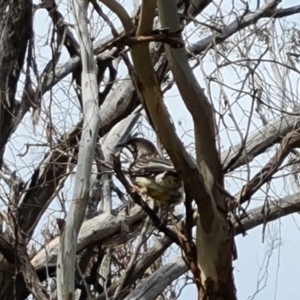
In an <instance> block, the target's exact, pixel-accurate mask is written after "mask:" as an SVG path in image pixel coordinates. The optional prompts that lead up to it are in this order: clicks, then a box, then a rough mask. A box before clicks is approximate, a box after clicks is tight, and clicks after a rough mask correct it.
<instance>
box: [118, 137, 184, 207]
mask: <svg viewBox="0 0 300 300" xmlns="http://www.w3.org/2000/svg"><path fill="white" fill-rule="evenodd" d="M117 147H120V148H126V149H128V150H129V151H130V152H131V154H132V156H133V162H132V163H131V164H130V166H129V169H128V171H129V177H130V180H131V182H132V183H133V184H134V187H135V188H136V191H138V192H140V193H141V194H142V195H144V196H148V197H150V198H152V199H153V200H155V201H158V202H159V203H160V204H161V205H163V206H174V205H177V204H179V203H181V202H182V201H183V182H182V180H181V178H180V176H179V174H178V173H177V171H176V170H175V168H174V165H173V164H172V162H171V161H170V160H167V159H165V158H164V157H162V156H161V155H160V154H159V153H158V151H157V149H156V147H155V146H154V144H153V143H152V142H151V141H149V140H147V139H144V138H140V137H133V138H129V139H128V140H127V141H126V142H124V143H121V144H118V145H117Z"/></svg>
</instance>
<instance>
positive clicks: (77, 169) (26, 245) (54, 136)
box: [0, 0, 300, 300]
mask: <svg viewBox="0 0 300 300" xmlns="http://www.w3.org/2000/svg"><path fill="white" fill-rule="evenodd" d="M225 2H226V1H225ZM225 2H224V3H222V4H220V5H219V4H217V5H216V4H215V3H214V2H212V1H197V0H193V1H178V2H177V3H175V1H172V0H157V1H154V0H152V1H142V3H141V6H139V1H134V8H133V13H132V14H131V15H130V14H129V9H130V7H129V4H128V3H125V6H123V5H121V4H120V3H119V2H117V1H116V0H110V1H107V0H102V1H101V2H99V1H96V0H91V1H89V2H88V1H78V2H76V1H73V2H72V5H71V6H69V5H68V2H67V1H61V2H60V3H56V2H55V0H45V1H43V2H42V3H40V4H32V3H31V1H18V0H16V1H0V15H1V17H0V24H1V28H2V35H1V41H0V50H1V51H0V90H1V93H0V179H1V202H2V203H1V205H2V208H1V211H0V213H1V222H2V223H1V225H2V226H1V232H0V258H1V259H0V282H1V283H2V284H1V286H2V288H1V289H0V299H3V300H5V299H9V298H11V297H12V296H13V297H14V299H26V298H28V297H30V295H32V296H33V297H34V298H35V299H50V296H51V299H55V298H56V297H58V299H64V298H66V297H70V299H74V298H75V297H76V298H78V299H82V300H83V299H107V298H109V299H115V300H117V299H157V298H158V297H160V299H177V298H178V295H179V293H180V292H178V291H179V289H181V288H184V285H182V284H181V283H179V282H177V283H176V284H174V285H172V282H173V281H174V280H176V279H178V278H180V277H181V276H185V277H184V278H185V280H186V282H188V281H189V280H190V278H192V279H191V280H192V282H193V283H194V284H195V286H196V287H197V290H198V295H197V294H196V293H195V295H194V298H195V299H196V298H197V297H198V299H212V300H214V299H218V300H219V299H220V300H221V299H222V300H227V299H230V300H231V299H237V295H236V289H237V290H239V286H236V285H235V280H234V273H233V267H234V262H233V260H234V259H238V260H240V259H244V258H243V257H236V247H235V243H234V236H236V235H239V234H245V233H246V232H247V231H249V230H250V229H252V228H255V227H257V226H259V225H262V226H263V237H264V236H265V228H266V227H267V226H268V222H270V221H274V220H276V219H280V218H281V217H283V216H287V215H290V214H292V213H295V212H298V211H299V209H300V200H299V183H298V160H299V152H298V150H297V147H299V145H300V143H299V137H300V135H299V126H298V125H299V114H298V109H299V104H298V100H297V93H296V91H297V87H298V81H297V77H296V76H297V73H299V71H298V68H297V64H298V57H299V54H298V44H299V38H298V37H299V30H298V24H293V23H291V22H289V20H290V18H292V16H293V15H296V14H298V13H299V12H300V6H293V7H287V8H280V7H279V2H278V1H273V0H270V1H267V2H266V3H264V4H260V3H259V2H258V3H257V4H255V5H257V7H254V6H253V7H252V6H250V4H245V3H244V2H241V3H232V2H230V3H229V2H228V3H227V2H226V3H225ZM69 15H70V16H71V18H70V20H69V19H68V16H69ZM42 16H48V17H50V18H49V20H50V21H51V22H50V23H49V27H48V28H41V26H39V25H38V23H35V22H40V21H41V18H42ZM116 23H120V25H121V26H120V28H116ZM104 25H105V26H104ZM103 27H104V28H106V29H103ZM43 29H44V33H43V34H46V33H47V34H46V35H45V36H44V37H41V36H40V35H39V33H40V30H43ZM105 31H110V33H105ZM75 33H76V35H75ZM43 42H46V43H45V44H44V46H43ZM92 42H93V44H92ZM45 45H46V46H45ZM93 54H94V55H93ZM44 57H46V60H45V59H44ZM174 91H175V92H177V93H178V94H179V95H180V98H181V99H182V102H180V107H181V108H183V109H185V110H186V112H185V113H181V112H179V113H178V111H180V110H181V108H180V109H178V108H177V107H176V106H178V105H179V104H178V103H177V104H176V103H171V104H170V103H168V101H167V100H166V99H167V97H168V95H170V94H171V93H174ZM168 110H169V111H170V112H171V114H170V113H169V112H168ZM176 110H177V114H179V115H181V114H182V117H184V118H187V119H189V120H190V123H189V124H190V126H191V128H186V126H184V125H183V123H182V122H179V123H178V124H177V125H176V124H174V122H173V121H172V118H173V119H175V114H176ZM181 132H183V133H184V134H183V135H182V136H180V133H181ZM137 133H138V134H139V135H141V134H142V135H146V136H147V137H148V138H149V139H152V140H156V142H157V145H158V148H159V149H160V151H161V153H162V154H164V155H167V156H169V158H170V159H171V160H172V162H173V164H174V166H175V167H176V170H177V172H178V173H179V175H180V176H181V178H182V180H183V182H184V186H185V202H184V205H182V207H181V208H177V209H176V211H175V213H174V214H175V216H174V215H172V214H169V218H168V223H167V224H165V223H164V222H162V219H163V217H161V213H162V212H160V211H159V209H158V207H157V205H155V203H152V202H151V201H150V202H148V201H146V199H143V198H142V197H141V195H139V194H138V193H137V192H134V191H133V190H132V189H131V184H130V182H129V181H128V178H127V177H126V174H127V172H126V162H128V158H127V157H126V156H124V154H122V155H121V156H120V155H119V154H118V153H117V148H116V145H117V144H118V143H119V142H120V141H124V140H126V139H127V138H128V137H129V136H130V135H133V134H137ZM232 141H233V144H232ZM129 159H130V158H129ZM258 164H259V165H260V167H259V168H258V169H257V165H258ZM73 174H76V175H75V176H76V179H75V183H74V182H73ZM286 178H288V179H289V180H290V182H289V183H286V182H285V179H286ZM233 184H234V185H235V186H236V187H235V188H233ZM275 184H276V185H277V189H276V188H275V189H274V188H273V187H274V185H275ZM278 186H281V187H282V189H283V187H284V188H285V189H284V192H282V191H280V187H279V188H278ZM73 190H74V192H73ZM262 195H263V203H262V204H259V205H257V204H255V202H254V201H253V200H254V199H255V198H257V197H261V196H262ZM249 206H250V207H249ZM76 240H77V244H76ZM168 249H174V250H176V251H177V253H178V254H180V257H179V258H176V259H172V258H168V256H167V255H166V253H167V250H168ZM75 254H76V256H75ZM165 258H166V259H165ZM189 271H190V272H189ZM191 275H192V276H191ZM56 278H57V280H55V279H56ZM73 279H74V280H73ZM66 283H67V284H66ZM74 287H75V290H76V294H74ZM69 293H71V294H69Z"/></svg>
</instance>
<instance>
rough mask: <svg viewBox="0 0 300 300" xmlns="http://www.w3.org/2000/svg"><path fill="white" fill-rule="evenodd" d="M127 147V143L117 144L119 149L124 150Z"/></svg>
mask: <svg viewBox="0 0 300 300" xmlns="http://www.w3.org/2000/svg"><path fill="white" fill-rule="evenodd" d="M125 146H126V144H125V143H120V144H117V145H116V147H118V148H124V147H125Z"/></svg>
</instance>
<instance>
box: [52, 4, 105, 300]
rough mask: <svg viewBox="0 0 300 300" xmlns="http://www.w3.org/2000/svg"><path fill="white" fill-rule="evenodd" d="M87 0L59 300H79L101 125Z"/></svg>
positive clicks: (79, 16) (80, 7)
mask: <svg viewBox="0 0 300 300" xmlns="http://www.w3.org/2000/svg"><path fill="white" fill-rule="evenodd" d="M88 3H89V2H88V1H87V0H76V1H73V2H72V4H73V12H74V15H75V23H76V24H77V32H78V38H79V42H80V50H81V61H82V77H81V82H82V102H83V114H84V125H83V130H82V135H81V140H80V148H79V155H78V168H77V172H76V179H75V188H74V193H73V201H72V204H71V207H70V210H69V212H68V215H67V218H66V224H65V228H64V230H63V232H62V233H61V240H60V249H59V253H58V260H57V298H58V299H59V300H65V299H69V300H73V299H75V291H74V289H75V286H74V280H75V272H74V268H75V259H76V244H77V237H78V233H79V230H80V227H81V225H82V222H83V219H84V215H85V210H86V207H87V203H88V198H89V188H90V174H91V168H92V162H93V157H94V151H95V145H96V140H97V135H98V129H99V124H100V118H99V108H98V87H97V71H96V64H95V60H94V54H93V48H92V42H91V40H90V36H89V33H88V29H87V22H86V20H87V8H88Z"/></svg>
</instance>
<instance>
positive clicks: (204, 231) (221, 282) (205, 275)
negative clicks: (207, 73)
mask: <svg viewBox="0 0 300 300" xmlns="http://www.w3.org/2000/svg"><path fill="white" fill-rule="evenodd" d="M158 11H159V18H160V20H161V25H162V27H163V28H169V31H170V32H178V31H179V30H180V28H181V26H180V23H179V17H178V15H177V7H176V4H175V3H174V1H172V0H158ZM179 39H181V37H179ZM165 50H166V56H167V59H168V62H169V66H170V69H171V71H172V74H173V77H174V80H175V82H176V85H177V87H178V90H179V92H180V94H181V96H182V99H183V101H184V103H185V105H186V107H187V109H188V110H189V112H190V114H191V115H192V118H193V122H194V129H195V144H196V159H197V165H198V168H199V170H201V173H202V175H203V178H204V182H205V185H206V186H207V187H208V188H209V190H210V191H211V193H210V197H209V198H208V199H207V201H205V202H204V201H203V199H199V200H198V199H197V198H196V199H195V200H196V202H197V205H198V212H199V215H200V217H199V219H198V222H197V232H196V236H197V239H196V243H197V254H198V255H197V259H198V265H199V267H200V271H201V284H202V287H201V295H199V299H200V298H201V299H206V297H208V298H209V299H210V300H215V299H216V300H217V299H218V300H219V299H232V300H233V299H235V298H236V295H235V287H234V283H233V275H232V252H231V251H232V243H233V242H232V239H233V236H232V235H231V233H230V230H229V224H228V220H227V218H226V214H223V213H222V214H221V213H219V210H218V209H217V207H219V208H222V210H223V211H226V203H225V198H224V197H223V196H222V194H221V192H220V189H219V187H218V185H217V184H219V185H220V186H223V171H222V167H221V163H220V159H219V155H218V152H217V149H216V144H215V129H214V118H213V112H212V108H211V105H210V103H209V102H208V99H207V97H206V96H205V94H204V92H203V89H201V87H200V85H199V83H198V81H197V79H196V77H195V75H194V73H193V70H192V69H191V67H190V65H189V61H188V55H187V52H186V50H185V49H184V48H181V49H175V48H172V47H170V46H169V45H165ZM207 215H208V216H209V217H204V216H207Z"/></svg>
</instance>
